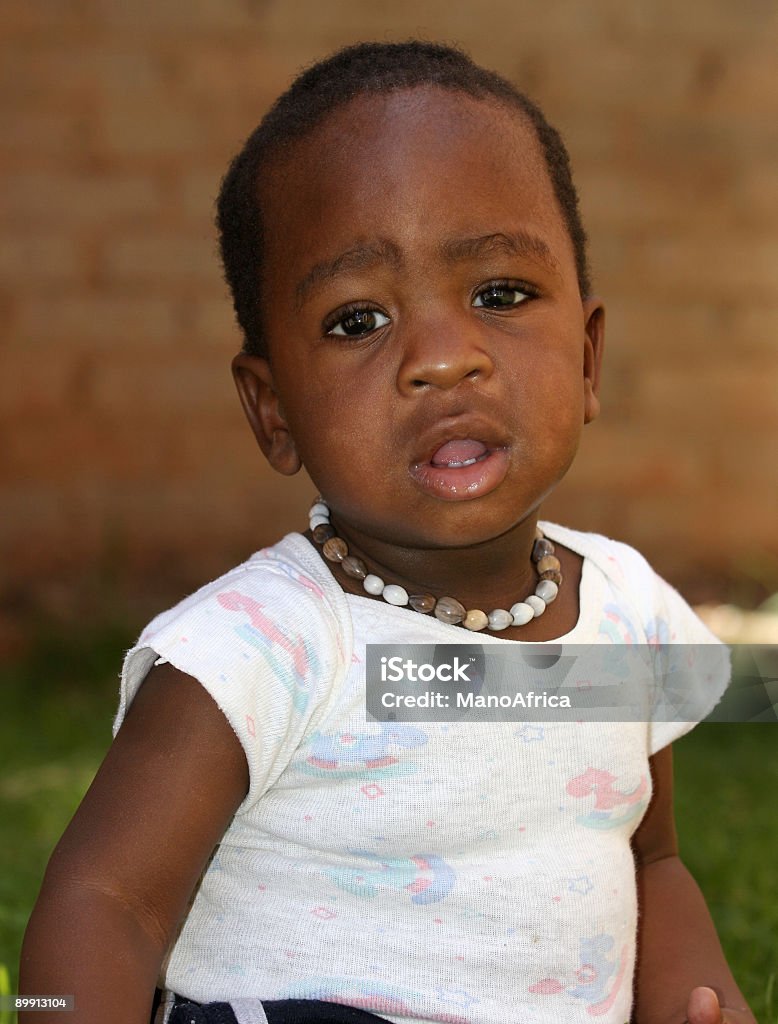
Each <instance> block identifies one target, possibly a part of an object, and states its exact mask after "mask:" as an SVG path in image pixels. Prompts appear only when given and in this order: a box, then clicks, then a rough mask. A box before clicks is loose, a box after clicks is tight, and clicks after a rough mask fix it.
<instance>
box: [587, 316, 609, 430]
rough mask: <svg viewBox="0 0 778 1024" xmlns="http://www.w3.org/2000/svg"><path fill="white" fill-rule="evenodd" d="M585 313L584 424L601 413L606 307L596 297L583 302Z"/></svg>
mask: <svg viewBox="0 0 778 1024" xmlns="http://www.w3.org/2000/svg"><path fill="white" fill-rule="evenodd" d="M583 313H584V359H583V375H584V423H591V422H592V420H595V419H597V416H598V415H599V412H600V399H599V393H600V368H601V366H602V351H603V348H604V347H605V306H604V305H603V303H602V302H601V301H600V299H598V298H597V297H596V296H590V297H589V298H586V299H584V301H583Z"/></svg>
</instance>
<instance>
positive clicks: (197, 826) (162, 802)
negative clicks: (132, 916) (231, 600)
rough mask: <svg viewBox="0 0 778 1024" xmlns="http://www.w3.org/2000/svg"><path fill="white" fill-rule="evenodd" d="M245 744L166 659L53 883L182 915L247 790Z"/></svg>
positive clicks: (56, 863)
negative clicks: (80, 888)
mask: <svg viewBox="0 0 778 1024" xmlns="http://www.w3.org/2000/svg"><path fill="white" fill-rule="evenodd" d="M248 784H249V779H248V767H247V764H246V758H245V756H244V753H243V749H242V747H241V745H240V743H239V741H238V739H237V737H236V736H235V734H234V733H233V731H232V729H231V727H230V725H229V723H228V722H227V719H226V718H225V717H224V715H223V714H222V712H221V711H220V710H219V708H218V707H217V706H216V704H215V702H214V701H213V699H212V697H211V696H210V695H209V694H208V693H207V692H206V691H205V689H204V688H203V687H202V686H200V684H199V683H198V682H197V681H196V680H195V679H193V678H192V677H190V676H187V675H185V674H184V673H182V672H179V671H178V670H177V669H175V668H173V666H171V665H169V664H165V665H160V666H157V667H155V668H153V669H152V670H151V672H150V673H149V675H148V676H147V678H146V680H145V681H144V682H143V684H142V686H141V688H140V690H139V691H138V694H137V696H136V697H135V700H134V701H133V703H132V705H131V706H130V708H129V710H128V712H127V716H126V718H125V720H124V722H123V724H122V726H121V728H120V729H119V732H118V733H117V735H116V738H115V740H114V742H113V744H112V746H111V748H110V750H109V751H108V754H107V755H106V758H105V760H104V761H103V764H102V765H101V767H100V769H99V770H98V772H97V775H96V776H95V779H94V782H93V783H92V786H91V787H90V789H89V791H88V792H87V794H86V796H85V797H84V800H83V802H82V804H81V806H80V807H79V809H78V811H77V812H76V815H75V817H74V819H73V821H72V822H71V824H70V826H69V827H68V830H67V831H66V833H65V835H64V836H63V838H62V840H61V841H60V843H59V845H58V847H57V849H56V850H55V853H54V855H53V857H52V861H51V864H50V867H49V875H48V876H47V877H48V878H49V882H50V884H51V883H54V884H61V885H62V884H64V885H74V884H75V885H80V886H85V887H89V888H96V889H99V890H100V891H102V892H104V893H105V894H106V895H111V896H115V897H117V898H118V899H120V900H121V901H122V902H125V903H129V904H138V905H142V906H143V907H145V908H146V909H148V910H149V911H150V912H151V913H153V915H154V917H155V918H156V919H157V920H159V921H160V922H161V923H164V925H165V928H166V929H167V927H172V925H173V924H174V923H175V922H176V921H177V920H178V919H179V918H180V915H181V914H182V913H183V911H184V909H185V906H186V903H187V900H188V899H189V896H190V894H191V891H192V889H193V888H194V885H195V884H196V882H197V879H198V878H199V876H200V874H201V872H202V870H203V868H204V866H205V864H206V863H207V860H208V858H209V856H210V855H211V853H212V851H213V849H214V847H215V846H216V845H217V843H218V842H219V840H220V838H221V836H222V835H223V833H224V831H225V829H226V828H227V826H228V824H229V822H230V820H231V818H232V817H233V815H234V813H235V810H236V809H237V807H238V806H239V804H240V803H241V801H242V800H243V797H244V796H245V794H246V792H247V791H248Z"/></svg>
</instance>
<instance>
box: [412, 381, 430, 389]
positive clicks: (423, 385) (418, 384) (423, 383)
mask: <svg viewBox="0 0 778 1024" xmlns="http://www.w3.org/2000/svg"><path fill="white" fill-rule="evenodd" d="M411 384H412V386H413V387H414V388H417V389H419V390H421V388H426V386H427V382H426V380H412V381H411Z"/></svg>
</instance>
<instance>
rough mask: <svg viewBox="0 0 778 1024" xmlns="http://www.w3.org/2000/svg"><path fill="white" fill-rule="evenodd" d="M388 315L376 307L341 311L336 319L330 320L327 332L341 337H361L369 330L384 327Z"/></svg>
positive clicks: (387, 320)
mask: <svg viewBox="0 0 778 1024" xmlns="http://www.w3.org/2000/svg"><path fill="white" fill-rule="evenodd" d="M388 323H389V317H388V316H386V315H385V314H384V313H380V312H379V311H378V310H377V309H350V310H346V311H345V312H343V313H341V314H340V315H339V316H338V319H337V320H335V321H332V322H331V325H330V326H329V327H328V328H327V334H334V335H337V336H338V337H341V338H344V337H345V338H362V337H364V336H365V335H366V334H370V332H371V331H376V330H378V328H379V327H385V326H386V324H388Z"/></svg>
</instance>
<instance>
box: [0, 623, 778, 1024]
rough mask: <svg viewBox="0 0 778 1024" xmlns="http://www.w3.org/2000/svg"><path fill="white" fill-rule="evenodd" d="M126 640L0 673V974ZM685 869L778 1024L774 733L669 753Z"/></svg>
mask: <svg viewBox="0 0 778 1024" xmlns="http://www.w3.org/2000/svg"><path fill="white" fill-rule="evenodd" d="M132 639H133V634H132V632H131V630H128V629H126V628H115V627H103V628H100V629H95V630H93V631H92V632H91V633H89V634H84V635H81V636H78V637H77V638H75V639H74V638H73V637H72V636H71V637H64V636H62V635H60V634H58V633H57V632H56V631H51V630H49V631H44V632H42V633H41V635H40V637H39V638H38V642H37V643H36V644H35V645H34V648H33V653H32V654H31V655H30V656H28V657H27V658H26V659H25V660H24V661H22V662H20V663H19V664H17V665H15V666H12V667H10V668H6V669H3V670H2V672H0V700H1V701H2V704H1V705H0V750H2V752H3V754H2V763H3V769H2V774H0V965H2V964H5V965H7V966H8V968H9V971H10V982H9V983H10V991H11V992H14V991H16V984H17V964H18V956H19V947H20V944H21V939H22V935H23V932H24V928H25V925H26V922H27V918H28V916H29V913H30V910H31V908H32V905H33V903H34V902H35V898H36V895H37V892H38V888H39V886H40V881H41V878H42V875H43V871H44V868H45V865H46V861H47V859H48V857H49V854H50V852H51V849H52V847H53V846H54V844H55V843H56V841H57V839H58V838H59V836H60V834H61V833H62V831H63V830H64V828H65V826H66V825H67V823H68V821H69V820H70V817H71V816H72V814H73V812H74V810H75V808H76V807H77V805H78V802H79V800H80V799H81V796H82V795H83V793H84V791H85V790H86V788H87V786H88V785H89V782H90V780H91V778H92V776H93V774H94V771H95V769H96V767H97V765H98V764H99V762H100V760H101V758H102V756H103V754H104V753H105V749H106V747H107V745H108V743H109V742H110V725H111V720H112V717H113V713H114V710H115V705H116V697H117V687H118V679H117V673H118V670H119V665H120V661H121V655H122V651H123V650H124V649H125V648H126V647H128V646H129V645H130V643H131V642H132ZM675 765H676V814H677V820H678V830H679V836H680V841H681V851H682V854H683V857H684V860H685V861H686V863H687V864H688V865H689V867H690V868H691V870H692V872H693V873H694V875H695V877H696V878H697V880H698V881H699V883H700V885H701V887H702V889H703V892H704V893H705V895H706V898H707V900H708V904H709V906H710V908H711V912H712V914H713V917H714V920H715V921H716V925H717V927H718V930H719V935H720V936H721V939H722V944H723V946H724V949H725V952H726V953H727V957H728V959H729V962H730V964H731V965H732V968H733V971H734V973H735V976H736V977H737V979H738V981H739V983H740V985H741V988H742V989H743V990H744V992H745V994H746V996H747V997H748V999H749V1001H750V1002H751V1005H752V1007H753V1009H754V1011H755V1013H756V1015H757V1019H758V1020H760V1022H762V1024H778V991H776V990H777V989H778V980H777V979H778V886H776V867H775V865H776V862H777V861H778V813H776V811H777V810H778V797H776V794H777V793H778V728H776V727H775V726H774V725H704V726H700V727H699V728H697V729H695V730H694V731H693V732H692V733H691V734H690V735H689V736H687V737H685V738H684V739H683V740H681V741H680V742H679V743H677V744H676V751H675Z"/></svg>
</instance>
